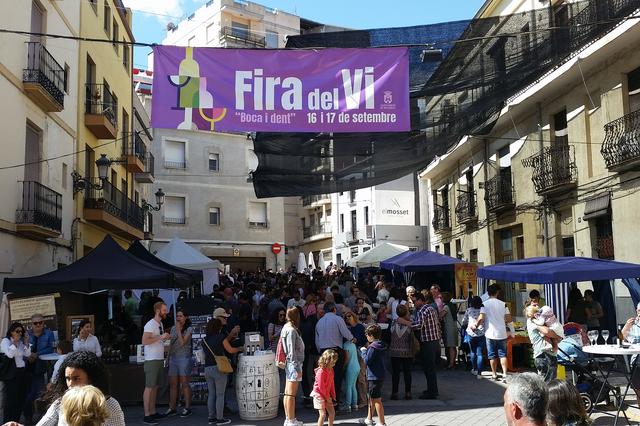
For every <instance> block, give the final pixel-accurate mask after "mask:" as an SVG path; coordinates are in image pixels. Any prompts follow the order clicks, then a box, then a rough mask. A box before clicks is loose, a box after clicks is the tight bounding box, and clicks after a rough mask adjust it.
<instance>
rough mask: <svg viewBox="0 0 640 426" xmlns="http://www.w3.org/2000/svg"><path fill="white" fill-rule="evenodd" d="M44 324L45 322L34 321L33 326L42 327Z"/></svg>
mask: <svg viewBox="0 0 640 426" xmlns="http://www.w3.org/2000/svg"><path fill="white" fill-rule="evenodd" d="M42 324H44V321H34V322H33V325H42Z"/></svg>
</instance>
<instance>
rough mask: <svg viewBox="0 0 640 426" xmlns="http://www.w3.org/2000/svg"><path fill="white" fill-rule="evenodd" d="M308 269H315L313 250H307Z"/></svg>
mask: <svg viewBox="0 0 640 426" xmlns="http://www.w3.org/2000/svg"><path fill="white" fill-rule="evenodd" d="M307 264H308V265H307V266H309V269H310V270H312V271H313V270H314V269H316V262H315V260H313V252H309V261H308V262H307Z"/></svg>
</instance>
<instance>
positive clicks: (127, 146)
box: [122, 132, 147, 173]
mask: <svg viewBox="0 0 640 426" xmlns="http://www.w3.org/2000/svg"><path fill="white" fill-rule="evenodd" d="M122 150H123V155H124V157H125V160H126V165H127V171H128V172H131V173H143V172H144V160H145V157H146V154H147V147H146V146H145V144H144V142H143V141H142V138H141V137H140V135H139V134H138V133H137V132H133V133H124V134H123V138H122Z"/></svg>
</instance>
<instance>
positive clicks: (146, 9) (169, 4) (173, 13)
mask: <svg viewBox="0 0 640 426" xmlns="http://www.w3.org/2000/svg"><path fill="white" fill-rule="evenodd" d="M123 1H124V5H125V6H126V7H130V8H131V9H132V10H133V11H134V13H140V14H144V15H146V16H150V17H153V16H155V17H156V18H157V19H158V20H159V21H160V22H162V23H166V22H169V21H174V22H175V21H177V20H179V19H180V18H181V17H182V16H184V8H183V3H184V2H185V0H123Z"/></svg>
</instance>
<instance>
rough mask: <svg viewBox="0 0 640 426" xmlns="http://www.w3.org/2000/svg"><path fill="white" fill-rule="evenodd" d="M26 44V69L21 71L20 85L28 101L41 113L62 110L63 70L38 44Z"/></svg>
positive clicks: (30, 42) (31, 42)
mask: <svg viewBox="0 0 640 426" xmlns="http://www.w3.org/2000/svg"><path fill="white" fill-rule="evenodd" d="M26 44H27V68H25V69H24V70H22V83H23V86H24V91H25V92H26V94H27V96H28V97H29V99H31V100H32V101H33V102H35V103H36V104H37V105H38V106H39V107H40V108H42V110H43V111H47V112H60V111H62V110H63V109H64V78H65V76H64V68H62V67H61V66H60V64H59V63H58V62H57V61H56V60H55V59H54V58H53V56H51V54H50V53H49V51H48V50H47V49H46V48H45V47H44V46H43V45H42V44H40V43H39V42H33V41H29V42H27V43H26Z"/></svg>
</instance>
